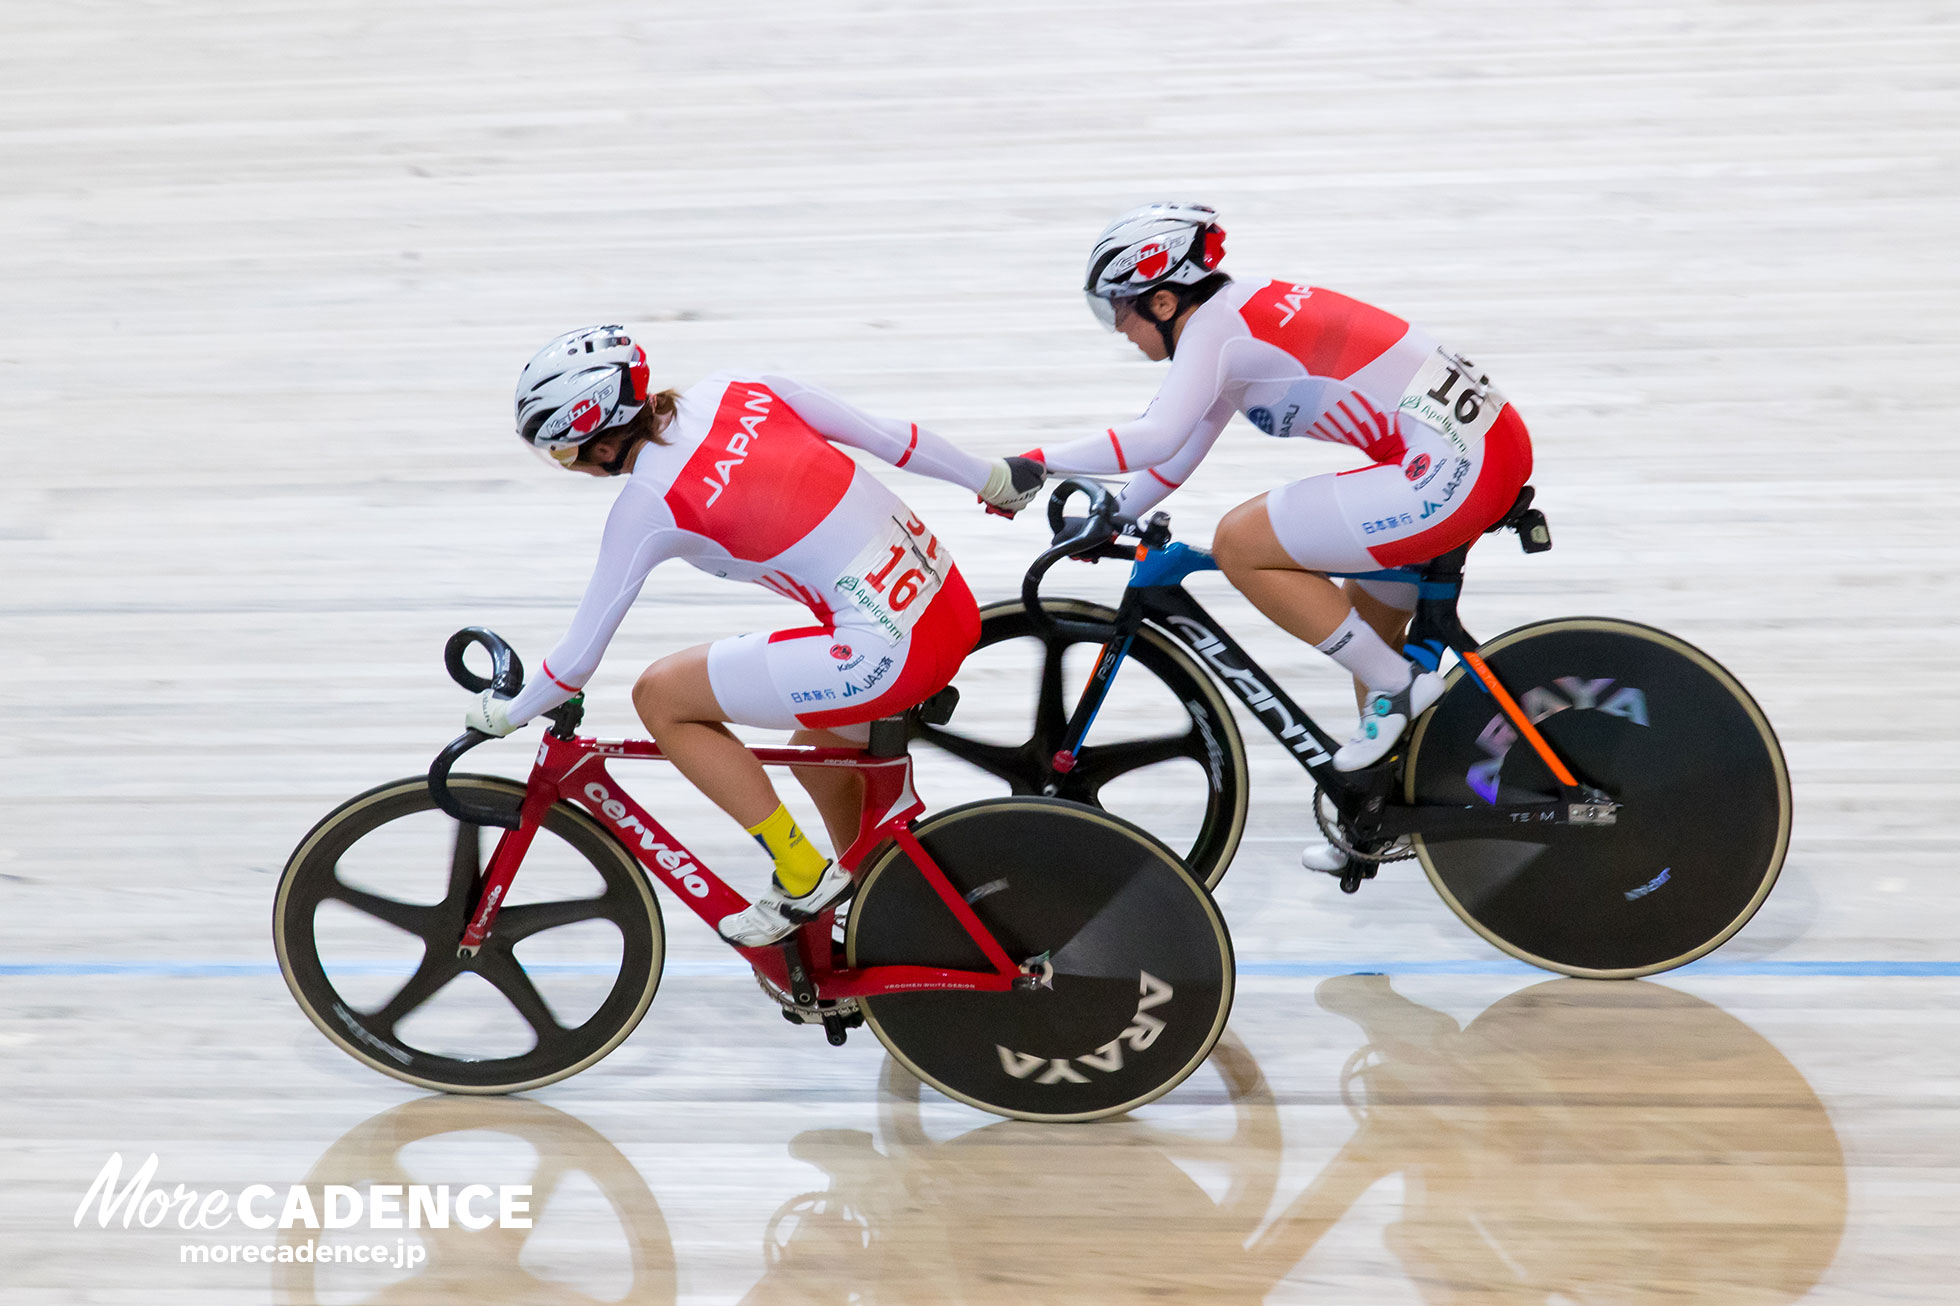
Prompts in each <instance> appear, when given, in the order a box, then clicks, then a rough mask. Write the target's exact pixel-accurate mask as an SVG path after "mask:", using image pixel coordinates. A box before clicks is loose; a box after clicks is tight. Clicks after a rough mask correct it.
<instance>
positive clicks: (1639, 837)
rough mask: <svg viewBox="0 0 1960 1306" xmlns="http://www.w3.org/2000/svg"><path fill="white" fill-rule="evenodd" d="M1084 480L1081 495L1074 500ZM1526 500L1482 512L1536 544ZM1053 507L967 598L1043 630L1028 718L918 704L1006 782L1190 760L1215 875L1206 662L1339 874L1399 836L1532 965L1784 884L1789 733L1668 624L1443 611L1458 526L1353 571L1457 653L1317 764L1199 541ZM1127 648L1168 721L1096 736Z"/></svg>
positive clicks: (1222, 756) (1654, 930)
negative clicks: (1423, 697)
mask: <svg viewBox="0 0 1960 1306" xmlns="http://www.w3.org/2000/svg"><path fill="white" fill-rule="evenodd" d="M1078 493H1081V494H1086V495H1087V496H1088V499H1089V510H1088V512H1087V515H1086V516H1083V517H1075V518H1070V517H1066V516H1065V515H1064V514H1065V505H1066V503H1067V502H1068V500H1069V499H1070V498H1071V497H1072V496H1073V495H1075V494H1078ZM1531 500H1532V489H1531V487H1530V486H1526V487H1525V488H1524V490H1523V491H1522V492H1521V493H1520V494H1519V496H1518V499H1517V501H1516V502H1515V503H1514V504H1513V505H1512V507H1511V508H1510V510H1509V511H1508V512H1506V513H1505V515H1504V517H1503V518H1502V519H1500V520H1499V521H1498V522H1497V523H1496V524H1494V525H1493V526H1492V527H1491V528H1490V531H1491V532H1496V531H1500V530H1507V529H1508V530H1512V531H1516V532H1517V534H1518V537H1519V541H1520V543H1521V544H1522V545H1523V547H1524V549H1525V551H1526V552H1528V553H1535V552H1539V551H1542V550H1544V549H1547V548H1550V547H1551V536H1550V532H1549V530H1548V528H1547V526H1546V522H1545V518H1544V514H1543V513H1542V512H1540V511H1539V510H1537V509H1535V508H1533V507H1532V506H1531ZM1048 515H1049V522H1050V525H1051V526H1052V527H1053V528H1054V531H1055V537H1054V541H1053V544H1052V547H1050V548H1049V549H1048V550H1047V551H1046V552H1044V553H1043V554H1042V555H1041V556H1040V557H1039V558H1038V559H1037V560H1036V561H1035V563H1034V565H1033V566H1032V567H1030V568H1029V570H1028V573H1027V577H1026V580H1025V583H1024V584H1023V587H1022V595H1021V598H1020V599H1018V600H1011V601H1008V602H1003V603H996V604H993V605H991V606H989V607H987V608H986V609H984V610H983V611H982V614H981V629H982V634H981V638H980V648H983V649H984V648H987V647H989V646H992V645H1000V644H1003V643H1006V642H1009V641H1016V640H1028V641H1033V643H1034V646H1035V648H1036V650H1037V651H1038V657H1039V663H1040V668H1041V669H1040V674H1039V682H1038V689H1037V692H1036V702H1035V713H1034V723H1033V729H1032V731H1031V732H1030V734H1029V735H1028V737H1027V739H1026V740H1025V741H1015V742H1010V743H1000V742H996V741H991V740H986V739H981V738H976V737H974V736H973V735H971V734H964V733H961V732H960V731H956V730H953V729H950V728H945V727H932V726H925V725H920V726H916V727H915V731H916V733H917V735H918V736H919V737H921V738H923V739H924V740H925V741H926V742H929V743H931V744H933V745H936V746H938V747H940V748H942V749H944V750H946V751H947V752H949V753H951V754H953V755H954V756H956V757H958V758H961V759H962V760H964V761H966V762H968V763H971V764H972V765H974V766H977V767H979V768H980V769H982V770H984V771H987V772H989V773H991V774H992V775H994V776H996V777H998V778H999V779H1001V780H1004V781H1006V782H1007V784H1008V786H1009V787H1010V788H1011V789H1012V790H1013V791H1014V792H1015V793H1017V794H1045V795H1050V796H1056V797H1061V798H1068V799H1073V800H1075V801H1077V802H1083V803H1090V804H1099V803H1100V802H1101V801H1102V800H1103V794H1104V790H1105V788H1106V787H1107V786H1109V785H1111V784H1112V783H1115V782H1117V781H1120V780H1121V779H1122V778H1123V777H1124V776H1126V775H1128V774H1130V773H1132V772H1135V771H1137V770H1139V769H1140V768H1143V767H1148V766H1152V765H1155V764H1157V763H1161V762H1164V761H1167V760H1171V759H1177V758H1186V759H1191V760H1192V761H1195V762H1196V763H1198V764H1199V765H1200V766H1202V768H1203V770H1204V774H1205V787H1204V791H1203V794H1202V799H1203V811H1202V816H1201V818H1200V819H1199V820H1198V821H1197V823H1196V829H1195V832H1186V833H1180V834H1179V835H1178V836H1177V837H1176V838H1175V839H1174V840H1171V842H1172V844H1173V846H1174V847H1175V849H1176V850H1177V851H1178V852H1179V853H1180V854H1181V855H1182V856H1183V857H1184V858H1185V861H1186V863H1187V864H1188V865H1189V866H1190V868H1191V871H1192V873H1193V875H1194V876H1195V877H1196V878H1198V879H1201V880H1203V881H1204V882H1205V883H1206V884H1207V885H1215V884H1216V883H1217V882H1218V880H1219V878H1220V877H1221V876H1222V875H1223V874H1224V873H1225V869H1226V867H1227V866H1229V865H1230V863H1231V860H1232V856H1233V854H1234V852H1235V851H1236V850H1237V848H1238V843H1239V838H1240V836H1241V834H1242V833H1243V831H1244V826H1245V812H1246V801H1247V796H1248V793H1249V788H1250V786H1249V776H1248V770H1247V765H1246V756H1245V745H1244V742H1243V740H1242V739H1241V738H1240V736H1239V732H1238V728H1237V726H1236V725H1235V724H1234V722H1233V719H1232V713H1231V710H1230V708H1229V707H1228V706H1227V704H1226V700H1225V698H1224V696H1223V694H1221V693H1220V687H1221V686H1222V687H1223V688H1224V689H1226V690H1229V691H1230V692H1231V694H1232V695H1233V696H1234V697H1236V698H1237V699H1238V700H1239V701H1240V702H1241V703H1243V704H1244V705H1245V706H1246V707H1247V708H1248V709H1249V710H1250V711H1251V713H1252V715H1253V716H1255V717H1256V718H1258V719H1259V720H1260V721H1261V722H1262V723H1263V724H1264V725H1265V726H1266V728H1267V729H1268V730H1269V731H1271V732H1272V734H1273V736H1274V737H1275V738H1276V739H1278V740H1279V742H1280V743H1281V745H1283V746H1284V747H1285V748H1286V749H1287V750H1288V751H1289V752H1290V753H1291V754H1292V755H1293V757H1294V759H1295V760H1296V761H1298V762H1299V764H1300V765H1301V766H1302V767H1303V768H1304V769H1305V770H1306V772H1307V773H1308V775H1309V776H1311V777H1312V779H1313V782H1314V784H1315V785H1316V786H1317V789H1318V793H1317V794H1316V795H1315V796H1314V799H1313V802H1312V804H1311V806H1312V809H1313V811H1314V813H1315V816H1316V818H1317V821H1318V823H1319V825H1320V828H1321V831H1322V833H1324V834H1325V835H1326V837H1327V838H1328V839H1329V840H1331V841H1332V842H1333V843H1334V844H1335V845H1336V846H1337V847H1339V848H1341V849H1342V850H1343V851H1345V852H1346V853H1347V856H1348V862H1347V865H1346V867H1345V869H1343V870H1342V871H1340V872H1338V874H1339V876H1340V881H1341V887H1342V888H1343V889H1344V890H1346V891H1347V892H1349V893H1352V892H1354V891H1356V890H1357V889H1358V888H1359V887H1360V886H1361V884H1362V883H1363V882H1364V881H1365V880H1368V879H1371V878H1373V877H1374V875H1375V872H1376V868H1377V866H1378V865H1379V864H1381V863H1382V862H1385V861H1393V860H1398V859H1400V858H1402V857H1410V856H1413V857H1415V858H1417V859H1418V860H1420V862H1421V864H1422V868H1423V870H1424V871H1425V872H1426V873H1427V874H1428V876H1429V879H1430V882H1431V883H1432V884H1434V885H1435V886H1436V889H1437V891H1438V892H1439V893H1441V894H1442V896H1443V900H1444V901H1445V902H1447V903H1448V904H1449V906H1450V908H1451V910H1453V911H1454V912H1456V914H1457V915H1458V916H1461V917H1462V918H1463V919H1464V920H1465V921H1466V922H1468V923H1469V925H1470V926H1471V928H1473V929H1475V930H1476V931H1477V932H1478V933H1479V934H1481V935H1483V936H1484V937H1485V938H1486V939H1488V940H1490V942H1492V943H1494V944H1496V945H1497V946H1498V947H1499V948H1502V949H1503V950H1504V951H1505V952H1508V953H1510V954H1511V955H1513V956H1515V957H1519V958H1521V959H1523V960H1525V961H1528V962H1531V963H1532V964H1533V965H1537V966H1542V967H1544V968H1546V969H1547V970H1553V971H1558V972H1560V973H1563V974H1567V975H1580V976H1589V977H1593V978H1626V977H1631V976H1636V975H1650V974H1653V973H1655V972H1657V971H1663V970H1667V969H1670V968H1672V967H1675V966H1680V965H1683V964H1684V963H1686V962H1689V961H1692V960H1694V959H1695V958H1696V957H1699V956H1702V955H1703V954H1705V953H1707V952H1709V951H1710V950H1711V949H1713V948H1715V947H1717V946H1719V945H1720V944H1721V943H1722V942H1723V941H1724V940H1726V939H1728V938H1729V937H1730V936H1731V935H1733V934H1734V933H1735V932H1736V931H1737V930H1739V929H1741V928H1742V926H1743V925H1744V924H1745V923H1746V922H1747V921H1748V920H1749V918H1750V917H1751V916H1752V915H1754V914H1755V912H1756V909H1757V908H1758V907H1760V906H1761V905H1762V903H1763V900H1764V899H1765V898H1766V897H1767V896H1768V894H1769V891H1770V888H1771V886H1772V885H1774V884H1775V882H1776V877H1777V873H1778V871H1779V870H1780V869H1781V868H1782V865H1783V857H1784V853H1785V850H1786V849H1787V848H1788V846H1789V840H1790V819H1791V802H1790V780H1789V772H1788V770H1787V768H1786V767H1785V765H1784V761H1783V752H1782V749H1781V747H1780V746H1779V745H1778V743H1777V740H1776V735H1775V733H1774V732H1773V731H1772V730H1771V728H1770V724H1769V721H1768V720H1767V718H1765V716H1764V715H1763V712H1762V709H1761V708H1760V707H1758V706H1757V705H1756V702H1755V700H1754V699H1752V698H1751V697H1750V696H1749V694H1748V692H1747V691H1746V690H1744V689H1743V687H1742V685H1741V684H1740V683H1739V682H1738V681H1737V680H1736V678H1735V677H1734V676H1732V675H1731V674H1729V672H1728V671H1727V670H1725V669H1724V668H1723V667H1722V666H1721V665H1720V664H1719V663H1717V662H1716V661H1715V660H1714V659H1713V658H1711V657H1709V656H1708V655H1707V654H1706V653H1703V652H1702V651H1701V650H1699V649H1697V648H1695V647H1693V646H1692V645H1690V644H1688V643H1686V642H1685V641H1683V640H1680V639H1677V638H1675V637H1674V636H1672V635H1669V634H1667V633H1666V632H1665V631H1660V630H1656V629H1654V628H1652V627H1650V626H1643V625H1638V624H1636V623H1634V622H1630V621H1620V620H1615V619H1612V618H1606V617H1564V618H1558V619H1555V620H1551V621H1540V622H1534V623H1532V624H1530V625H1526V626H1520V627H1519V628H1517V629H1516V630H1512V631H1507V632H1506V633H1504V634H1502V635H1499V636H1498V637H1496V638H1495V639H1492V640H1490V641H1488V642H1485V643H1479V642H1478V641H1477V640H1475V639H1473V638H1471V636H1470V635H1469V633H1468V632H1466V631H1465V630H1464V628H1463V625H1462V623H1461V622H1460V621H1459V620H1458V618H1457V611H1456V605H1457V599H1458V596H1459V595H1460V594H1461V592H1462V589H1463V569H1464V559H1465V557H1466V556H1467V554H1468V552H1469V545H1464V546H1462V547H1461V548H1458V549H1454V550H1451V551H1450V552H1449V553H1446V554H1444V555H1442V556H1441V557H1439V558H1436V559H1434V560H1432V561H1431V562H1429V563H1426V564H1424V565H1423V566H1420V567H1405V568H1396V569H1391V570H1385V571H1378V572H1369V573H1364V574H1363V575H1364V578H1369V579H1377V580H1394V581H1402V582H1413V583H1414V584H1415V585H1416V586H1417V587H1418V591H1419V594H1420V599H1419V603H1418V606H1417V609H1416V612H1415V616H1414V619H1413V621H1412V624H1411V626H1410V630H1409V636H1408V641H1407V644H1406V646H1405V652H1406V653H1407V654H1408V655H1409V657H1411V658H1412V659H1413V660H1415V661H1416V662H1418V663H1420V664H1422V665H1423V666H1425V667H1428V668H1430V669H1432V670H1433V669H1436V668H1437V667H1439V666H1440V665H1441V663H1442V661H1443V659H1444V657H1445V656H1446V655H1449V654H1454V655H1455V658H1456V664H1455V665H1454V667H1453V668H1452V669H1451V671H1450V672H1449V675H1448V687H1447V688H1446V689H1445V691H1444V693H1443V696H1442V698H1441V699H1440V700H1438V702H1437V703H1436V704H1435V706H1434V707H1432V708H1431V709H1430V710H1429V711H1427V712H1425V713H1424V714H1423V715H1422V716H1421V717H1419V718H1418V719H1417V720H1416V722H1415V724H1414V726H1413V727H1412V728H1411V730H1410V732H1409V734H1408V737H1407V738H1406V740H1405V741H1404V743H1403V744H1402V745H1401V746H1400V747H1399V748H1398V749H1397V750H1396V751H1395V752H1393V753H1391V754H1390V755H1389V756H1388V757H1387V758H1385V759H1384V760H1383V761H1382V762H1381V763H1380V764H1378V765H1376V766H1374V767H1371V768H1369V769H1367V770H1364V771H1358V772H1353V773H1344V772H1340V771H1336V770H1335V769H1334V767H1333V762H1332V754H1333V752H1334V749H1335V748H1336V746H1337V745H1336V741H1335V740H1334V739H1332V738H1331V737H1329V736H1328V735H1327V733H1326V732H1325V731H1323V730H1322V729H1321V728H1320V726H1319V725H1318V724H1316V723H1315V721H1314V720H1313V718H1312V717H1310V716H1309V715H1308V714H1307V713H1306V712H1305V711H1303V710H1302V709H1301V708H1300V707H1299V706H1298V705H1297V704H1296V703H1294V702H1293V700H1292V699H1291V698H1289V697H1288V696H1287V695H1286V693H1285V691H1284V690H1282V689H1280V688H1279V687H1278V686H1277V685H1276V684H1274V683H1273V681H1272V678H1271V677H1269V676H1268V675H1267V674H1266V673H1265V672H1264V671H1263V670H1261V669H1260V667H1259V665H1258V663H1256V662H1255V661H1253V659H1252V657H1251V656H1250V655H1249V654H1247V653H1246V651H1245V650H1244V649H1243V648H1241V647H1240V646H1239V644H1238V643H1237V642H1236V641H1235V640H1233V638H1232V637H1231V636H1230V635H1229V634H1228V633H1226V632H1225V631H1224V630H1223V629H1222V628H1221V627H1220V626H1219V625H1218V623H1217V622H1216V621H1215V620H1214V619H1213V618H1212V617H1211V616H1210V614H1208V613H1207V612H1206V611H1205V610H1204V608H1203V607H1201V606H1200V605H1199V604H1198V602H1197V601H1196V600H1195V599H1193V598H1192V597H1191V595H1190V594H1189V593H1187V592H1186V591H1185V590H1184V588H1183V585H1182V581H1183V579H1184V578H1185V577H1186V576H1189V575H1191V574H1192V573H1194V572H1198V571H1203V570H1208V569H1212V568H1215V567H1216V564H1215V563H1214V562H1213V561H1212V559H1211V557H1210V555H1209V554H1207V553H1205V552H1204V551H1203V550H1200V549H1195V548H1192V547H1191V546H1189V545H1186V544H1180V543H1175V542H1173V541H1172V540H1171V535H1170V518H1169V516H1168V515H1167V514H1165V513H1161V512H1160V513H1155V514H1153V515H1152V516H1151V517H1150V519H1149V521H1148V522H1147V523H1145V524H1143V525H1141V526H1139V525H1138V524H1136V523H1133V522H1127V521H1124V520H1122V519H1120V518H1119V517H1117V516H1116V501H1115V499H1114V497H1113V496H1111V495H1110V494H1109V493H1108V492H1107V491H1106V490H1104V489H1103V488H1102V487H1100V486H1098V485H1095V484H1093V483H1090V482H1084V481H1065V482H1063V483H1062V484H1061V486H1060V487H1058V489H1057V490H1056V492H1055V494H1054V495H1053V496H1052V497H1051V498H1050V500H1049V504H1048ZM1067 557H1074V558H1084V559H1091V560H1094V559H1100V558H1124V559H1133V560H1134V563H1135V566H1134V570H1133V571H1132V573H1131V576H1130V584H1129V588H1128V589H1127V590H1126V591H1125V592H1124V595H1123V598H1122V601H1121V603H1120V604H1119V605H1118V606H1117V607H1116V608H1114V609H1111V608H1109V607H1106V606H1104V605H1102V604H1097V603H1088V602H1083V601H1081V600H1073V599H1061V600H1057V599H1049V600H1043V599H1042V598H1041V595H1040V586H1041V581H1042V577H1043V576H1044V575H1045V574H1046V573H1047V572H1048V570H1049V568H1051V567H1053V566H1054V565H1055V563H1056V562H1058V561H1059V560H1061V559H1062V558H1067ZM1077 645H1091V646H1098V647H1099V649H1100V652H1099V653H1098V654H1097V659H1096V662H1095V665H1094V669H1093V671H1091V672H1090V674H1089V677H1088V680H1087V684H1086V686H1085V687H1084V689H1083V691H1082V693H1081V695H1080V697H1079V698H1078V700H1077V702H1076V703H1075V705H1074V708H1073V709H1072V710H1070V709H1069V708H1068V707H1067V705H1066V703H1065V702H1064V689H1063V670H1062V664H1063V658H1064V656H1065V654H1066V653H1067V652H1068V650H1069V649H1070V648H1072V647H1074V646H1077ZM1119 672H1120V673H1124V674H1126V675H1127V676H1129V677H1131V678H1135V677H1137V676H1140V675H1141V676H1147V677H1150V678H1154V680H1155V681H1157V682H1158V684H1159V685H1160V686H1161V690H1160V692H1159V698H1160V699H1161V697H1162V694H1161V691H1165V690H1167V691H1168V692H1169V695H1170V697H1171V698H1173V699H1174V700H1175V702H1176V704H1177V707H1176V708H1173V709H1171V712H1170V713H1169V714H1168V715H1169V717H1170V719H1171V720H1172V722H1173V723H1172V724H1170V725H1168V726H1167V727H1166V728H1165V729H1163V730H1162V731H1160V732H1158V733H1155V734H1145V735H1144V736H1142V737H1136V736H1135V734H1134V728H1135V725H1136V722H1135V721H1134V720H1129V721H1126V722H1124V723H1123V724H1124V725H1125V726H1126V727H1129V728H1130V736H1129V737H1126V738H1122V739H1115V740H1110V741H1108V742H1096V738H1097V732H1095V730H1094V727H1095V725H1096V722H1097V715H1098V712H1099V711H1101V710H1102V709H1103V708H1104V706H1105V704H1106V702H1107V701H1108V700H1109V699H1110V695H1111V693H1112V687H1113V686H1115V685H1116V683H1117V680H1118V676H1119ZM1128 715H1134V714H1128ZM1194 788H1195V787H1194ZM1192 801H1194V802H1195V801H1196V799H1195V797H1194V798H1193V799H1192ZM1144 823H1145V824H1146V825H1148V824H1149V823H1150V821H1149V819H1148V818H1146V819H1145V822H1144Z"/></svg>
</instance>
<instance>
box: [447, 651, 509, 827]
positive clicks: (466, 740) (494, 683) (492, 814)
mask: <svg viewBox="0 0 1960 1306" xmlns="http://www.w3.org/2000/svg"><path fill="white" fill-rule="evenodd" d="M472 645H476V646H480V647H481V648H482V649H483V650H484V651H485V652H487V653H488V654H489V655H490V674H489V676H487V677H485V676H480V675H478V674H477V673H476V672H474V671H471V670H470V669H469V666H468V665H467V664H466V663H465V662H464V660H463V659H464V657H465V655H467V654H468V653H469V651H470V648H471V646H472ZM442 664H443V666H444V667H446V668H448V671H449V678H450V679H451V680H454V681H455V682H456V683H457V684H459V685H461V686H462V687H463V688H464V689H467V690H469V691H470V692H471V693H472V694H480V693H482V692H483V691H484V690H486V689H489V690H494V691H495V692H496V694H497V696H498V697H499V698H515V697H516V696H517V692H518V691H519V690H520V689H523V688H524V661H523V659H521V658H519V657H518V656H517V650H516V649H514V648H512V647H511V646H510V645H509V644H508V643H506V642H505V641H504V639H503V637H502V636H500V635H498V634H497V633H496V632H495V631H492V630H486V629H484V628H483V627H482V626H465V627H463V628H462V629H461V630H459V631H457V632H456V633H455V634H454V635H451V636H450V637H449V643H448V644H447V645H445V646H444V648H443V650H442ZM492 738H495V736H493V735H486V734H484V733H483V732H482V731H481V730H465V731H464V732H463V733H462V734H460V735H458V736H456V738H454V739H452V740H450V741H449V744H448V746H447V747H445V748H444V749H443V750H442V751H441V752H440V753H437V754H436V760H435V761H434V762H431V763H430V764H429V797H431V798H433V799H434V800H435V804H436V806H437V807H439V808H441V809H442V810H443V811H445V812H447V813H448V814H449V815H451V816H453V817H455V818H456V819H457V820H459V821H462V822H464V823H465V824H468V825H494V826H497V827H498V828H500V829H504V830H515V829H516V828H517V824H518V813H517V810H516V809H515V808H502V807H490V806H487V805H485V804H482V803H475V802H471V801H469V800H468V799H465V798H459V797H457V796H456V795H455V794H454V793H451V792H450V789H449V769H450V768H451V767H453V766H455V765H456V761H457V759H458V758H460V757H462V755H463V754H465V753H467V752H469V751H470V750H471V749H472V748H475V747H476V746H477V745H478V744H480V743H482V742H483V741H484V740H486V739H492Z"/></svg>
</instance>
